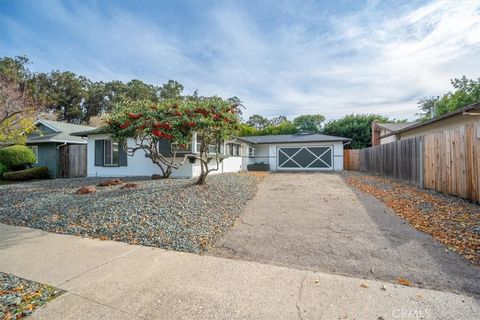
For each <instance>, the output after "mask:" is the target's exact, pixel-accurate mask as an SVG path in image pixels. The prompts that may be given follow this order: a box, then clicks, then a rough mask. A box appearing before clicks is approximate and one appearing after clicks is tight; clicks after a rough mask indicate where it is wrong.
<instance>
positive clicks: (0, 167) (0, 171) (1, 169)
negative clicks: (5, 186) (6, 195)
mask: <svg viewBox="0 0 480 320" xmlns="http://www.w3.org/2000/svg"><path fill="white" fill-rule="evenodd" d="M7 170H8V168H7V166H6V165H4V164H1V163H0V179H2V174H3V173H4V172H7Z"/></svg>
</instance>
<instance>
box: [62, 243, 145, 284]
mask: <svg viewBox="0 0 480 320" xmlns="http://www.w3.org/2000/svg"><path fill="white" fill-rule="evenodd" d="M141 248H142V247H141V246H139V247H138V248H135V249H133V250H132V251H129V252H128V253H126V254H124V255H121V256H118V257H115V258H112V259H110V260H107V261H105V262H103V263H100V264H98V265H96V266H94V267H92V268H90V269H87V270H85V271H83V272H82V273H80V274H77V275H75V276H73V277H71V278H70V279H67V280H65V281H64V282H62V283H60V284H58V285H55V286H56V287H58V288H60V287H61V286H63V285H65V284H67V283H69V282H70V281H72V280H75V279H77V278H80V277H81V276H83V275H85V274H87V273H88V272H90V271H93V270H96V269H98V268H100V267H103V266H105V265H107V264H109V263H112V262H114V261H117V260H120V259H123V258H126V257H128V256H130V255H132V254H134V253H135V252H137V251H138V250H140V249H141Z"/></svg>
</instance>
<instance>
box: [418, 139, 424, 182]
mask: <svg viewBox="0 0 480 320" xmlns="http://www.w3.org/2000/svg"><path fill="white" fill-rule="evenodd" d="M423 137H424V136H420V143H419V145H420V152H419V154H420V157H419V158H420V163H419V170H420V187H421V188H423V187H424V184H423V174H424V168H423V166H424V163H425V161H423V154H424V151H423Z"/></svg>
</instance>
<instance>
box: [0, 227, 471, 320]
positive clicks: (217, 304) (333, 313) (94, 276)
mask: <svg viewBox="0 0 480 320" xmlns="http://www.w3.org/2000/svg"><path fill="white" fill-rule="evenodd" d="M0 271H3V272H10V273H13V274H15V275H17V276H20V277H23V278H26V279H30V280H34V281H38V282H43V283H48V284H51V285H54V286H56V287H59V288H61V289H63V290H66V291H67V292H66V293H65V294H63V295H62V296H60V297H58V298H57V299H55V300H53V301H51V302H49V303H48V304H46V305H45V306H44V307H42V308H40V309H39V310H37V311H36V312H34V314H33V315H32V318H33V319H100V318H101V319H116V320H118V319H132V318H139V319H296V318H298V319H353V318H355V319H478V315H479V314H480V305H479V302H478V301H477V300H475V299H473V298H470V297H466V296H462V295H457V294H452V293H446V292H440V291H433V290H425V289H418V288H410V287H403V286H399V285H394V284H388V283H383V282H379V281H372V280H362V279H355V278H349V277H343V276H338V275H330V274H325V273H316V272H313V271H304V270H299V269H291V268H286V267H280V266H273V265H268V264H261V263H257V262H250V261H241V260H230V259H224V258H218V257H213V256H200V255H195V254H188V253H180V252H174V251H166V250H162V249H158V248H149V247H141V246H133V245H128V244H124V243H119V242H112V241H100V240H93V239H85V238H78V237H73V236H67V235H58V234H52V233H47V232H43V231H38V230H32V229H28V228H22V227H12V226H6V225H2V224H0ZM367 286H368V287H367Z"/></svg>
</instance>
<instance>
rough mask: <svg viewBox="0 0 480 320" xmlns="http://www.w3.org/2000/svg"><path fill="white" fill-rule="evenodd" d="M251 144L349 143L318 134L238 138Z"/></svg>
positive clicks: (339, 138)
mask: <svg viewBox="0 0 480 320" xmlns="http://www.w3.org/2000/svg"><path fill="white" fill-rule="evenodd" d="M238 139H239V140H243V141H246V142H249V143H252V144H269V143H296V142H300V143H301V142H332V141H350V140H351V139H349V138H343V137H336V136H328V135H324V134H318V133H297V134H280V135H269V136H247V137H238Z"/></svg>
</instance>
